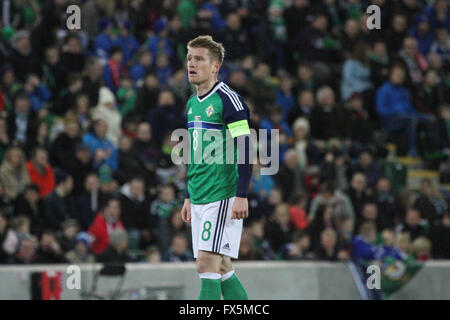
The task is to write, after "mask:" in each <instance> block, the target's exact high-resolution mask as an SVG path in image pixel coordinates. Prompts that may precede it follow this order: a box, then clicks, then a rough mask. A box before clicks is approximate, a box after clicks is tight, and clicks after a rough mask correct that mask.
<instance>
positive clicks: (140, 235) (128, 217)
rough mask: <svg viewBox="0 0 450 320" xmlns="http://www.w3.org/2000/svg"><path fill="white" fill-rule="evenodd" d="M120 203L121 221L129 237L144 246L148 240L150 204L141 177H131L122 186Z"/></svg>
mask: <svg viewBox="0 0 450 320" xmlns="http://www.w3.org/2000/svg"><path fill="white" fill-rule="evenodd" d="M120 204H121V208H122V212H123V214H122V222H123V224H124V226H125V229H127V231H128V232H129V233H130V238H132V239H133V240H134V241H136V244H142V247H145V244H148V242H149V240H150V232H149V230H147V229H146V226H148V221H146V219H147V217H148V212H149V210H150V205H149V202H148V199H147V197H146V194H145V182H144V180H143V179H142V178H139V177H136V178H133V179H131V180H130V181H129V182H128V183H126V184H125V185H124V186H123V187H122V190H121V196H120Z"/></svg>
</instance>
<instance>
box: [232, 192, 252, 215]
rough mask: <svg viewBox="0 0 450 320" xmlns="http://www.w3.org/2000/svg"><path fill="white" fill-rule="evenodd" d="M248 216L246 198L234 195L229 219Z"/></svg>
mask: <svg viewBox="0 0 450 320" xmlns="http://www.w3.org/2000/svg"><path fill="white" fill-rule="evenodd" d="M247 217H248V200H247V198H239V197H236V198H235V199H234V203H233V209H232V211H231V219H245V218H247Z"/></svg>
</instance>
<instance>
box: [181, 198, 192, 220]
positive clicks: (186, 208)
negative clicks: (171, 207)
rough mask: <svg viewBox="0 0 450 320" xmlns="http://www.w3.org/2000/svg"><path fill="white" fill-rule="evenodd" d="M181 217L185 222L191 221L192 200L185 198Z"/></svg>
mask: <svg viewBox="0 0 450 320" xmlns="http://www.w3.org/2000/svg"><path fill="white" fill-rule="evenodd" d="M181 219H183V221H184V222H191V200H189V198H188V199H184V204H183V208H182V209H181Z"/></svg>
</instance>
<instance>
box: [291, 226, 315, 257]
mask: <svg viewBox="0 0 450 320" xmlns="http://www.w3.org/2000/svg"><path fill="white" fill-rule="evenodd" d="M310 247H311V241H310V239H309V235H308V234H307V233H306V232H303V231H300V230H297V231H295V232H294V233H293V234H292V242H290V243H288V244H287V245H286V246H285V247H284V248H283V259H284V260H314V259H315V258H316V256H315V254H314V253H313V252H312V251H311V250H310V249H311V248H310Z"/></svg>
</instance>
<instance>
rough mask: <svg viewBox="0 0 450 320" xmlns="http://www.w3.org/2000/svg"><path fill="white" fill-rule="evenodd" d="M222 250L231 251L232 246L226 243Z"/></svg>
mask: <svg viewBox="0 0 450 320" xmlns="http://www.w3.org/2000/svg"><path fill="white" fill-rule="evenodd" d="M222 249H224V250H230V244H229V243H225V245H224V246H223V247H222Z"/></svg>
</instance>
